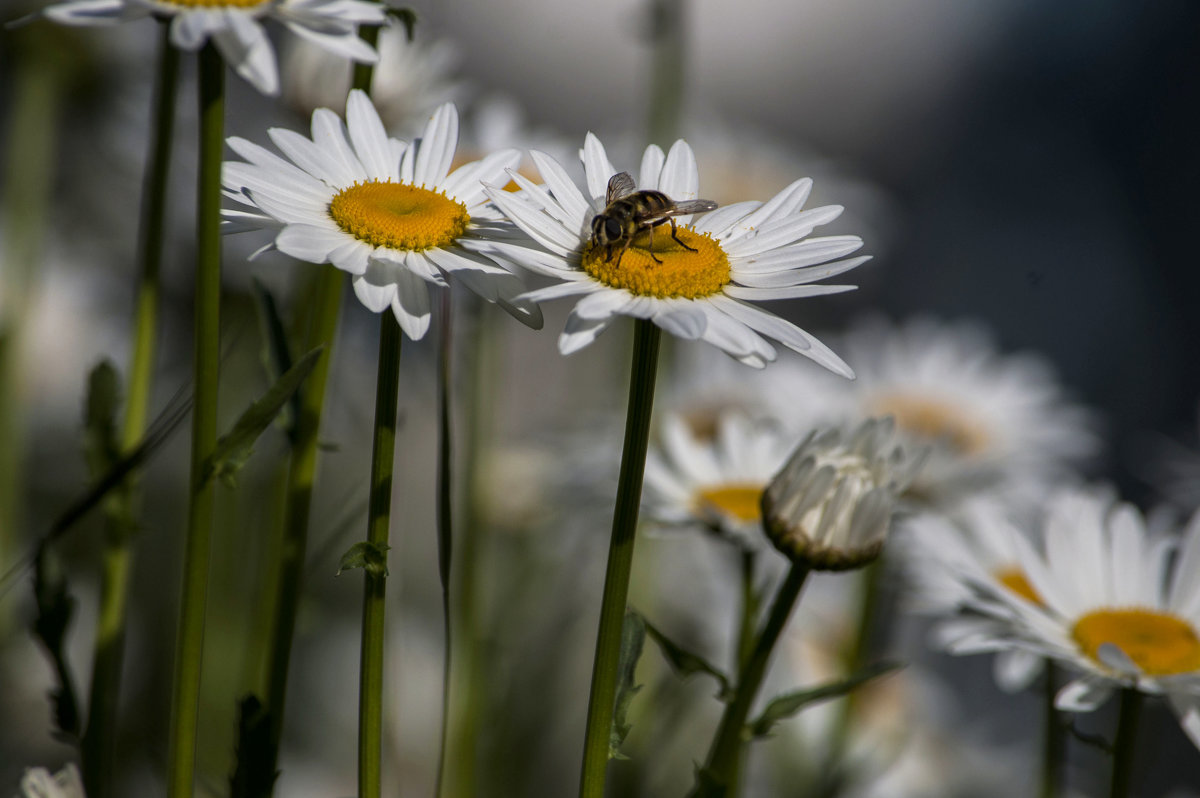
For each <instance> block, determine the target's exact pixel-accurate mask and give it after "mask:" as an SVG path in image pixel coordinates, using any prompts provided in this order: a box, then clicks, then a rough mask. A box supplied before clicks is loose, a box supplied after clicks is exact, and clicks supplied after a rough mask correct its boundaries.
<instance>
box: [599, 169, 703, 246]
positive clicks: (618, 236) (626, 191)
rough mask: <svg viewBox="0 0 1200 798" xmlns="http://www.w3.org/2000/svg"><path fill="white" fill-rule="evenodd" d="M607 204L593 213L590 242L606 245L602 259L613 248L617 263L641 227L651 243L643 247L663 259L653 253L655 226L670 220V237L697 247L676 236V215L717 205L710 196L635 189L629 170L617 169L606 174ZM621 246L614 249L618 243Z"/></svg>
mask: <svg viewBox="0 0 1200 798" xmlns="http://www.w3.org/2000/svg"><path fill="white" fill-rule="evenodd" d="M604 202H605V203H606V207H605V208H604V210H603V211H601V212H600V213H598V214H596V215H595V216H594V217H592V246H596V247H604V248H605V257H604V260H605V262H608V261H611V260H612V256H613V251H614V250H616V253H617V265H618V266H620V265H621V256H623V255H624V254H625V250H627V249H629V245H630V244H632V243H633V239H634V237H636V236H637V234H638V233H640V232H641V231H643V230H647V231H649V234H650V243H649V246H648V247H647V248H646V251H647V252H649V253H650V257H651V258H653V259H654V261H655V262H656V263H662V260H660V259H659V258H658V256H656V255H655V254H654V228H655V227H658V226H659V225H660V224H664V223H666V222H670V223H671V238H673V239H675V243H677V244H679V246H681V247H683V248H684V249H686V250H690V251H692V252H695V251H696V250H695V249H693V248H692V247H689V246H688V245H687V244H685V243H683V242H682V241H680V240H679V236H678V235H677V234H676V227H675V218H674V217H676V216H683V215H685V214H689V213H704V212H705V211H711V210H713V209H714V208H716V207H717V203H715V202H713V201H712V200H705V199H697V200H686V201H684V202H676V201H675V200H673V199H671V198H670V197H668V196H667V195H666V194H664V193H662V192H661V191H654V190H652V189H643V190H641V191H637V190H636V189H635V184H634V182H633V178H632V177H630V175H629V173H628V172H619V173H618V174H615V175H613V176H612V177H611V178H609V181H608V190H607V192H605V195H604ZM618 246H619V247H620V249H616V248H617V247H618Z"/></svg>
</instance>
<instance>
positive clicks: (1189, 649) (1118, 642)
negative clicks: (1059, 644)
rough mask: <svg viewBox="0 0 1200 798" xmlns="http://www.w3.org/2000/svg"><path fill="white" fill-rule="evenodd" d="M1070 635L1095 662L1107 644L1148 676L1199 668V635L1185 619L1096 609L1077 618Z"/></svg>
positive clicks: (1159, 613)
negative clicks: (1115, 648) (1117, 649)
mask: <svg viewBox="0 0 1200 798" xmlns="http://www.w3.org/2000/svg"><path fill="white" fill-rule="evenodd" d="M1071 637H1072V638H1074V640H1075V642H1076V643H1077V644H1078V645H1079V647H1080V648H1081V649H1082V650H1083V653H1085V654H1087V655H1088V656H1089V657H1091V658H1092V659H1093V660H1095V661H1096V662H1100V656H1099V652H1100V646H1102V645H1103V644H1105V643H1111V644H1112V645H1114V646H1117V647H1118V648H1120V649H1121V651H1123V652H1125V655H1126V656H1127V657H1129V658H1130V659H1131V660H1133V661H1134V663H1135V664H1136V665H1137V666H1138V667H1139V668H1141V669H1142V671H1144V672H1145V673H1147V674H1149V675H1151V676H1166V675H1170V674H1175V673H1189V672H1191V671H1196V670H1200V637H1197V636H1196V630H1195V629H1194V628H1192V626H1191V624H1189V623H1187V622H1186V621H1184V620H1182V619H1180V618H1176V617H1175V616H1174V615H1169V614H1167V613H1164V612H1157V611H1155V610H1143V609H1126V610H1097V611H1095V612H1089V613H1088V614H1087V615H1085V616H1083V617H1082V618H1080V619H1079V620H1078V621H1077V622H1076V623H1075V627H1074V628H1073V629H1072V630H1071Z"/></svg>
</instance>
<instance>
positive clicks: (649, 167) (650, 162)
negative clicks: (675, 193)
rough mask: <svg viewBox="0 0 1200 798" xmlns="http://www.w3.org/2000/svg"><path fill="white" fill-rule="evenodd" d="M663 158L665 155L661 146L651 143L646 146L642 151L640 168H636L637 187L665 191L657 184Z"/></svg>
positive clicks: (664, 158)
mask: <svg viewBox="0 0 1200 798" xmlns="http://www.w3.org/2000/svg"><path fill="white" fill-rule="evenodd" d="M665 160H666V156H665V155H664V154H663V151H662V147H659V146H658V145H657V144H651V145H650V146H649V147H647V148H646V151H645V152H644V153H642V165H641V168H639V169H638V180H637V185H638V188H641V189H655V190H658V191H665V189H663V188H660V187H659V184H658V180H659V176H660V175H661V174H662V169H663V162H664V161H665Z"/></svg>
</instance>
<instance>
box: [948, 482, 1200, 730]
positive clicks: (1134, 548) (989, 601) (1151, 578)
mask: <svg viewBox="0 0 1200 798" xmlns="http://www.w3.org/2000/svg"><path fill="white" fill-rule="evenodd" d="M1011 543H1012V545H1013V548H1015V550H1016V552H1017V557H1018V563H1019V567H1020V571H1021V573H1022V574H1023V575H1024V578H1025V579H1026V580H1027V583H1028V588H1029V589H1028V591H1027V590H1025V589H1020V590H1017V589H1013V587H1011V581H1010V580H1006V579H1005V578H1004V576H1003V574H997V573H991V572H989V571H988V570H987V569H986V568H985V567H983V566H981V565H978V564H972V563H971V562H970V561H969V560H958V562H957V563H956V564H951V563H948V567H949V569H950V573H952V574H954V575H956V576H957V577H958V579H959V580H960V583H961V584H962V586H963V587H964V589H965V590H966V591H967V593H968V594H969V598H968V599H966V600H965V601H964V602H962V604H961V608H962V611H963V612H966V613H969V614H976V613H981V614H983V615H984V616H986V617H987V618H990V619H992V620H994V621H995V623H993V624H990V625H984V624H973V625H964V626H962V627H960V630H961V633H962V636H961V637H959V638H958V639H953V638H952V637H951V636H949V635H947V637H948V638H950V639H948V642H949V643H950V644H951V650H952V651H958V652H960V653H968V652H971V651H985V650H995V651H1000V650H1017V651H1024V652H1027V653H1029V654H1032V655H1035V656H1040V657H1044V658H1049V659H1051V660H1054V661H1056V662H1058V663H1060V664H1062V665H1063V666H1065V668H1067V669H1068V670H1069V671H1071V672H1072V673H1073V674H1075V677H1074V678H1073V679H1072V680H1071V681H1070V682H1069V683H1068V684H1067V685H1066V686H1065V687H1063V688H1062V689H1061V690H1059V692H1058V695H1057V698H1056V700H1055V705H1056V706H1057V708H1058V709H1060V710H1063V711H1067V712H1089V711H1091V710H1094V709H1096V708H1097V707H1099V706H1100V705H1101V704H1103V703H1104V702H1105V701H1106V700H1107V699H1108V698H1109V697H1110V696H1111V695H1112V694H1113V693H1114V692H1115V691H1118V690H1126V691H1130V690H1132V691H1137V692H1140V693H1144V694H1148V695H1155V696H1165V697H1166V699H1167V702H1168V704H1170V706H1171V709H1172V710H1173V711H1174V713H1175V715H1176V716H1177V717H1178V719H1179V723H1180V726H1181V727H1182V728H1183V730H1184V732H1185V733H1186V734H1187V735H1188V737H1190V738H1191V740H1192V742H1193V743H1194V744H1196V746H1197V747H1200V513H1196V514H1195V515H1193V517H1192V519H1191V521H1190V522H1189V523H1188V524H1187V526H1186V528H1184V529H1183V530H1182V532H1180V533H1179V534H1176V535H1151V534H1149V533H1148V532H1147V530H1146V525H1145V522H1144V520H1143V518H1142V515H1141V513H1140V512H1138V510H1136V509H1135V508H1133V507H1132V506H1130V505H1127V504H1122V503H1118V502H1116V501H1114V499H1113V497H1112V494H1111V493H1109V492H1107V491H1097V490H1078V489H1067V490H1064V491H1062V492H1060V493H1058V494H1056V495H1055V496H1054V497H1053V498H1052V499H1051V500H1050V501H1049V503H1048V504H1047V507H1046V511H1045V515H1044V520H1043V523H1042V545H1041V546H1035V545H1034V544H1032V543H1030V542H1029V541H1028V540H1027V539H1026V538H1025V537H1024V536H1021V535H1016V536H1012V537H1011Z"/></svg>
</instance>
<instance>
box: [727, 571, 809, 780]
mask: <svg viewBox="0 0 1200 798" xmlns="http://www.w3.org/2000/svg"><path fill="white" fill-rule="evenodd" d="M807 577H808V569H807V568H805V567H804V566H802V565H798V564H793V565H792V567H791V569H790V570H789V571H788V575H787V578H786V579H784V581H783V584H782V585H780V587H779V590H778V591H777V592H776V593H775V599H774V600H773V601H772V603H771V609H770V612H769V614H768V615H767V622H766V623H765V624H764V625H763V629H762V632H760V633H759V635H758V640H757V641H755V644H754V648H753V650H752V651H751V652H750V657H749V659H747V660H746V662H745V665H744V667H743V669H742V673H741V676H740V678H739V679H738V685H737V690H736V691H735V692H734V695H733V700H732V701H730V702H729V703H728V704H726V706H725V712H724V714H723V715H722V716H721V723H720V725H719V726H718V727H717V734H716V737H714V738H713V744H712V748H711V750H710V751H709V754H708V762H707V764H706V765H705V771H706V772H707V774H708V777H709V778H710V779H711V780H712V781H713V782H715V783H716V784H719V785H722V788H723V790H724V792H723V793H722V795H725V796H734V795H737V793H738V782H739V780H740V772H741V765H742V752H743V750H744V749H745V742H746V740H745V728H746V720H747V718H749V716H750V708H751V706H752V705H753V703H754V699H755V697H756V696H757V695H758V689H759V687H760V686H761V685H762V680H763V677H764V676H765V675H766V672H767V664H768V663H769V662H770V659H771V653H772V652H773V651H774V650H775V644H776V643H777V642H778V640H779V635H780V634H781V633H782V632H783V629H784V627H785V626H787V622H788V618H789V617H791V614H792V608H793V607H794V606H795V604H796V599H797V598H799V597H800V590H801V589H802V588H803V587H804V580H805V579H806V578H807Z"/></svg>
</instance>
